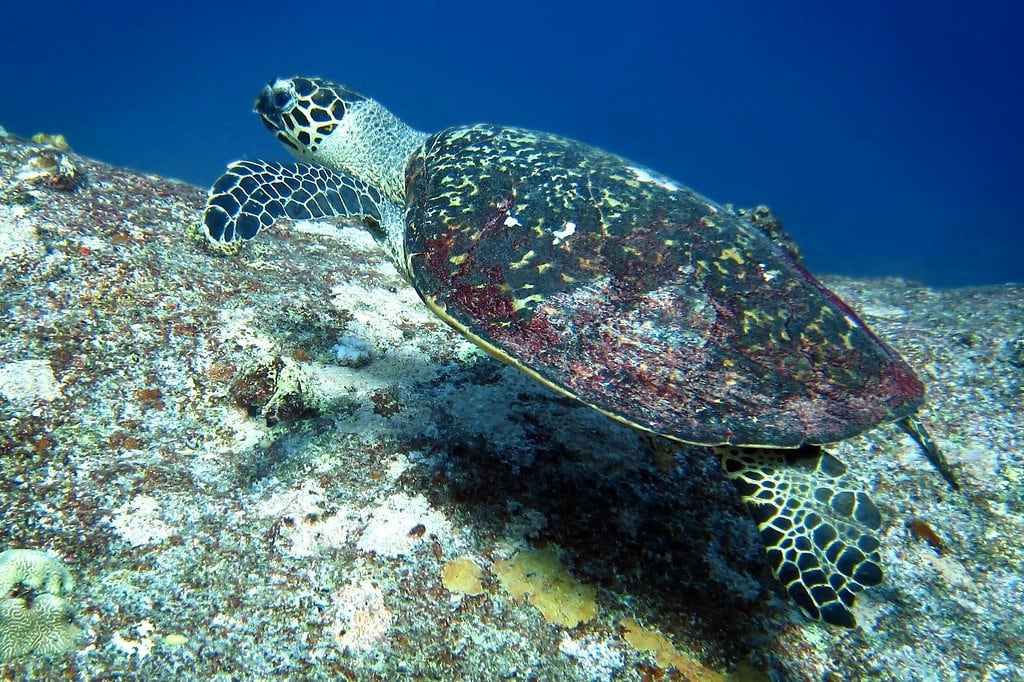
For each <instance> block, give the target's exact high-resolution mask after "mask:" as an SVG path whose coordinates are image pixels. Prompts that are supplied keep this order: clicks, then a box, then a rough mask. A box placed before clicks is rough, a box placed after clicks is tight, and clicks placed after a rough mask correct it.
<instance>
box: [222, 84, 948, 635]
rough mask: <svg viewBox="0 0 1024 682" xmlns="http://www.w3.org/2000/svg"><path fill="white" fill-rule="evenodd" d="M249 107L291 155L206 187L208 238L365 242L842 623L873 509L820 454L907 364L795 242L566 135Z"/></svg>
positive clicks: (871, 547)
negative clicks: (689, 457) (658, 441)
mask: <svg viewBox="0 0 1024 682" xmlns="http://www.w3.org/2000/svg"><path fill="white" fill-rule="evenodd" d="M256 111H257V113H258V114H259V115H260V117H261V118H262V119H263V121H264V123H265V124H266V125H267V127H268V128H270V129H271V130H272V131H273V132H274V133H275V134H276V135H277V137H278V138H279V139H280V140H281V141H282V142H283V143H284V144H285V145H286V146H287V147H288V148H289V149H290V150H291V151H292V152H293V153H294V154H295V155H296V156H298V157H299V158H300V159H303V160H304V161H306V162H307V163H301V164H292V165H283V164H276V163H271V162H264V161H244V162H238V163H236V164H233V165H232V166H230V167H229V168H228V170H227V172H226V173H225V175H224V176H222V177H221V178H220V179H219V180H218V181H217V182H216V183H215V184H214V186H213V188H212V189H211V190H210V198H209V202H208V206H207V211H206V216H205V225H206V230H207V235H208V237H209V239H210V240H211V241H213V242H216V243H224V242H230V241H233V240H235V239H249V238H252V237H253V236H255V235H256V233H257V232H258V231H259V230H260V229H264V228H266V227H268V226H269V225H271V224H272V223H273V222H274V221H275V220H277V219H278V218H285V217H288V218H317V217H324V216H341V217H343V218H344V219H346V220H348V221H350V222H352V223H354V224H360V225H363V226H365V227H366V228H368V229H369V230H370V231H371V232H372V233H373V234H374V235H375V236H376V237H377V238H378V240H379V241H380V243H381V244H382V246H383V247H384V248H385V249H386V251H387V252H388V254H389V255H390V256H391V257H392V259H393V260H394V261H395V263H396V266H397V267H398V269H399V270H400V271H401V272H402V274H403V275H404V276H405V277H406V278H407V279H408V280H409V281H410V282H411V283H412V285H413V286H414V287H415V288H416V290H417V291H418V292H419V294H420V296H421V297H422V299H423V300H424V301H425V302H426V304H427V305H428V306H429V307H430V308H431V309H432V310H433V311H434V312H435V313H436V314H437V315H438V316H439V317H441V318H442V319H443V320H445V321H446V322H448V323H449V324H450V325H452V326H453V327H454V328H455V329H457V330H459V331H460V332H462V333H463V334H465V335H466V336H467V337H468V338H470V339H471V340H473V341H474V342H475V343H477V344H478V345H480V346H481V347H482V348H483V349H485V350H486V351H487V352H489V353H490V354H491V355H493V356H495V357H497V358H499V359H501V360H502V361H504V362H507V363H509V364H511V365H513V366H515V367H517V368H519V369H521V370H522V371H524V372H526V373H527V374H529V375H530V376H532V377H534V378H535V379H537V380H539V381H540V382H542V383H544V384H545V385H547V386H549V387H551V388H553V389H554V390H556V391H559V392H562V393H565V394H567V395H570V396H572V397H573V398H576V399H577V400H579V401H581V402H582V403H585V404H587V405H589V406H590V407H592V408H594V409H596V410H599V411H600V412H602V413H604V414H606V415H608V416H610V417H612V418H614V419H617V420H619V421H621V422H624V423H626V424H628V425H630V426H632V427H634V428H636V429H638V430H640V431H642V432H645V433H647V434H649V435H651V436H654V437H661V438H664V439H667V440H669V441H675V442H679V443H690V444H698V445H707V446H710V447H712V448H714V450H715V451H716V453H717V454H718V455H719V456H720V457H721V459H722V463H723V466H724V468H725V472H726V474H727V475H728V476H729V477H730V478H731V479H732V480H733V481H734V482H735V483H736V484H737V486H738V488H739V491H740V494H741V496H742V497H743V499H744V500H745V501H746V502H747V503H748V505H749V508H750V510H751V513H752V515H753V517H754V519H755V521H756V522H757V523H758V527H759V530H760V532H761V537H762V539H763V541H764V543H765V547H766V551H767V556H768V559H769V561H770V563H771V565H772V568H773V571H774V573H775V575H776V577H778V579H779V580H780V581H781V582H782V584H783V585H784V586H785V588H786V590H787V591H788V593H789V594H790V595H791V597H792V598H793V599H794V600H795V601H796V603H797V604H799V605H800V606H801V607H802V608H803V609H804V610H805V611H806V612H807V613H809V614H810V615H811V616H813V617H814V618H820V619H823V620H825V621H827V622H830V623H833V624H837V625H844V626H849V627H852V626H854V625H855V622H856V621H855V618H854V615H853V612H852V610H851V609H852V607H853V604H854V598H855V594H856V593H857V592H859V591H861V590H863V589H864V588H865V587H870V586H874V585H877V584H879V583H880V582H881V580H882V572H881V568H880V566H879V551H878V550H879V536H880V531H881V527H882V518H881V515H880V513H879V512H878V509H877V508H876V507H875V505H874V504H873V503H872V501H871V499H870V498H869V497H868V495H867V494H866V493H865V492H863V491H860V490H858V489H857V487H856V486H855V485H854V484H853V483H852V482H850V481H849V480H848V477H847V476H846V475H845V467H844V466H843V464H841V463H840V462H839V461H838V460H836V459H835V458H834V457H832V456H831V455H829V454H827V453H825V452H824V451H822V449H821V447H819V446H820V444H823V443H831V442H836V441H839V440H843V439H846V438H849V437H851V436H854V435H857V434H859V433H861V432H863V431H865V430H868V429H870V428H873V427H875V426H876V425H878V424H881V423H884V422H891V421H896V422H899V423H900V424H901V425H902V426H904V427H905V428H906V429H907V430H908V431H910V432H911V433H912V435H914V436H915V437H916V438H918V440H919V442H921V444H922V445H923V446H924V447H925V450H926V453H927V454H928V456H929V457H930V458H932V460H933V461H934V462H936V464H937V465H938V466H939V467H940V470H941V471H943V473H944V474H945V475H946V476H947V478H949V477H950V474H949V470H948V466H947V465H946V464H945V462H944V460H942V459H941V454H940V453H939V452H938V450H937V448H936V447H935V445H934V443H932V441H931V440H930V439H929V438H928V437H927V434H925V432H924V430H923V427H922V426H921V424H920V423H919V422H917V421H916V420H915V419H914V417H913V415H914V413H915V411H916V410H917V408H918V407H919V406H920V405H921V404H922V402H923V399H924V388H923V386H922V385H921V382H920V381H918V379H917V378H916V376H915V375H914V372H913V370H911V368H910V367H909V366H908V365H907V364H906V363H905V362H904V361H903V359H902V358H900V357H899V355H898V354H896V353H895V352H894V351H893V350H892V349H890V348H889V347H888V346H887V345H885V344H884V343H883V342H881V341H880V340H879V339H878V338H877V337H876V336H875V335H874V334H873V333H872V332H871V331H870V330H869V329H868V328H867V327H866V326H865V325H864V323H863V322H861V321H860V320H859V319H858V317H857V315H856V314H855V313H854V312H853V311H852V310H851V309H850V308H849V307H848V306H847V305H846V304H845V303H843V302H842V301H841V300H839V298H838V297H837V296H836V295H835V294H833V293H832V292H831V291H829V290H828V289H826V288H825V287H824V286H823V285H822V284H821V283H820V282H818V281H817V280H816V279H815V278H814V277H813V276H811V275H810V274H809V273H808V272H807V271H806V270H805V269H804V268H803V266H802V264H801V263H800V262H799V260H798V259H797V258H796V257H795V255H794V254H793V252H792V251H791V249H790V248H789V247H788V244H787V243H786V242H784V241H783V240H782V239H780V238H778V236H777V235H776V236H775V238H773V237H772V236H770V235H769V234H767V233H766V232H765V231H762V230H761V229H759V228H758V227H757V226H755V225H754V224H753V223H751V222H749V221H748V220H746V219H744V218H741V217H739V216H738V215H736V214H734V213H733V212H731V211H728V210H725V209H724V208H722V207H721V206H718V205H716V204H715V203H713V202H711V201H709V200H708V199H706V198H704V197H702V196H701V195H699V194H697V193H695V192H693V191H692V190H689V189H687V188H686V187H683V186H682V185H680V184H678V183H676V182H674V181H672V180H670V179H669V178H666V177H664V176H662V175H660V174H658V173H655V172H654V171H651V170H649V169H646V168H644V167H642V166H639V165H637V164H633V163H631V162H629V161H627V160H625V159H623V158H621V157H618V156H615V155H613V154H609V153H607V152H604V151H602V150H600V149H597V148H595V147H591V146H587V145H585V144H582V143H579V142H575V141H573V140H568V139H565V138H562V137H558V136H554V135H549V134H545V133H538V132H533V131H526V130H520V129H515V128H506V127H499V126H490V125H475V126H464V127H456V128H450V129H447V130H444V131H442V132H440V133H437V134H435V135H429V136H428V135H426V134H423V133H420V132H418V131H415V130H413V129H411V128H409V127H408V126H406V125H405V124H404V123H402V122H401V121H400V120H398V119H397V118H396V117H394V115H392V114H391V113H390V112H388V111H387V110H386V109H385V108H384V107H382V106H381V105H380V104H378V103H377V102H375V101H374V100H372V99H369V98H366V97H364V96H362V95H359V94H357V93H354V92H353V91H351V90H349V89H348V88H346V87H344V86H341V85H337V84H334V83H330V82H327V81H323V80H320V79H310V78H293V79H288V80H278V81H275V82H273V83H271V84H270V85H268V86H267V88H265V89H264V90H263V92H262V93H261V95H260V97H259V99H258V100H257V103H256Z"/></svg>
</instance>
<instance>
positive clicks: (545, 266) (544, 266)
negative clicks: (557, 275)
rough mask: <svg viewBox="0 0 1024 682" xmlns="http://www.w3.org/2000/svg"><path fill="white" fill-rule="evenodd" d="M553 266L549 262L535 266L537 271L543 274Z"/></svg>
mask: <svg viewBox="0 0 1024 682" xmlns="http://www.w3.org/2000/svg"><path fill="white" fill-rule="evenodd" d="M553 267H555V266H554V265H553V264H551V263H541V264H540V265H538V266H537V272H538V273H540V274H544V273H545V272H547V271H548V270H550V269H551V268H553Z"/></svg>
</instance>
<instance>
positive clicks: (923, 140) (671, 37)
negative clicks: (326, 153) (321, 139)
mask: <svg viewBox="0 0 1024 682" xmlns="http://www.w3.org/2000/svg"><path fill="white" fill-rule="evenodd" d="M0 26H2V28H0V77H2V79H0V83H2V89H0V125H3V126H4V127H6V128H7V130H8V131H10V132H12V133H16V134H20V135H25V136H28V135H31V134H32V133H35V132H38V131H46V132H59V133H63V134H65V135H66V136H67V138H68V140H69V141H70V143H71V144H72V146H73V148H74V149H75V150H76V151H78V152H80V153H83V154H87V155H89V156H93V157H96V158H98V159H101V160H104V161H108V162H111V163H116V164H119V165H125V166H129V167H133V168H137V169H140V170H144V171H147V172H152V173H158V174H161V175H167V176H171V177H175V178H179V179H182V180H188V181H190V182H194V183H197V184H202V185H207V184H209V183H210V182H211V181H213V180H214V179H215V178H216V177H217V176H218V175H219V174H220V172H221V170H222V168H223V166H224V165H225V164H226V163H228V162H230V161H233V160H235V159H237V158H243V157H246V158H253V157H264V158H273V159H279V160H285V159H287V154H286V153H285V152H284V150H283V149H280V148H278V146H277V144H276V142H275V141H274V140H273V138H272V137H271V136H270V135H269V134H267V133H266V132H265V131H264V129H263V127H262V125H261V124H260V123H259V121H258V120H257V118H256V117H255V116H254V115H252V114H251V113H250V110H251V105H252V101H253V99H254V98H255V96H256V94H257V92H258V91H259V89H260V88H261V87H262V85H263V84H264V83H266V81H267V80H268V79H270V78H272V77H275V76H288V75H295V74H305V75H321V76H325V77H329V78H332V79H334V80H339V81H343V82H346V83H348V84H349V85H351V86H353V87H355V88H356V89H358V90H360V91H362V92H364V93H366V94H368V95H371V96H373V97H375V98H377V99H378V100H380V101H382V102H383V103H384V104H385V105H387V106H389V107H390V108H392V110H393V111H395V112H396V113H397V114H399V115H400V116H402V117H403V118H404V119H405V120H406V121H408V122H409V123H410V124H412V125H414V126H416V127H418V128H420V129H421V130H427V131H431V130H436V129H440V128H443V127H446V126H449V125H453V124H458V123H472V122H495V123H504V124H509V125H516V126H522V127H529V128H536V129H543V130H548V131H552V132H557V133H561V134H564V135H568V136H571V137H575V138H578V139H581V140H584V141H587V142H590V143H593V144H596V145H599V146H602V147H605V148H606V149H608V150H611V151H614V152H617V153H619V154H622V155H624V156H626V157H629V158H630V159H632V160H634V161H636V162H638V163H642V164H645V165H647V166H651V167H653V168H656V169H658V170H660V171H662V172H664V173H666V174H668V175H670V176H672V177H673V178H675V179H677V180H679V181H681V182H683V183H685V184H687V185H690V186H691V187H693V188H694V189H696V190H698V191H700V192H702V193H704V194H706V195H707V196H709V197H710V198H712V199H715V200H717V201H720V202H730V203H733V204H736V205H738V206H750V205H755V204H758V203H766V204H769V205H770V206H771V207H772V208H773V209H774V210H775V212H776V213H777V214H778V215H779V216H780V217H781V218H782V219H783V221H784V224H785V226H786V228H787V229H788V230H789V231H790V232H791V233H792V234H793V236H794V237H795V238H796V239H797V241H798V242H799V244H800V245H801V247H802V248H803V250H804V253H805V256H806V258H807V260H808V262H809V264H810V267H811V269H812V270H814V271H816V272H819V273H840V274H848V275H855V276H875V275H896V276H901V277H905V278H909V279H914V280H919V281H923V282H926V283H929V284H931V285H937V286H957V285H966V284H987V283H997V282H1006V281H1017V282H1021V281H1024V235H1022V232H1024V130H1022V128H1024V126H1022V122H1024V77H1022V73H1024V47H1022V45H1024V3H1022V2H1020V1H1019V0H1005V1H998V0H988V1H986V0H981V1H979V2H973V3H972V2H950V1H948V0H935V1H929V2H925V1H922V0H907V1H904V2H891V0H890V1H887V2H880V1H875V0H868V1H862V2H857V3H836V2H826V3H821V2H811V1H803V0H800V1H793V2H781V3H778V2H776V3H770V2H739V1H729V0H702V1H700V2H686V1H683V0H678V1H676V2H671V3H669V2H652V3H608V2H589V3H558V2H544V3H538V2H533V1H528V2H527V1H523V2H513V3H510V2H483V1H482V0H481V1H479V2H472V3H467V2H461V1H460V2H379V1H375V0H362V1H361V2H345V1H343V0H334V1H333V2H321V1H319V0H306V1H304V2H281V1H280V0H278V1H277V2H267V1H263V0H261V1H257V2H247V3H244V4H241V3H237V4H236V3H225V4H214V3H209V4H207V3H202V4H199V3H190V2H181V3H174V4H170V3H169V4H160V3H151V4H142V3H134V2H107V3H63V2H56V3H46V4H36V3H18V4H10V3H9V4H8V5H7V6H5V8H4V10H2V12H0Z"/></svg>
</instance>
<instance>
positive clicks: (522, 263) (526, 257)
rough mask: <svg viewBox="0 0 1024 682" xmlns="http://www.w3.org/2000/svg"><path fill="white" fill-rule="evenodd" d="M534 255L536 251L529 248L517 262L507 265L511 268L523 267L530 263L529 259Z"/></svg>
mask: <svg viewBox="0 0 1024 682" xmlns="http://www.w3.org/2000/svg"><path fill="white" fill-rule="evenodd" d="M536 255H537V252H536V251H534V250H532V249H531V250H529V251H527V252H526V253H524V254H523V257H522V258H520V259H519V260H518V261H517V262H515V263H513V264H512V265H510V266H509V267H510V268H511V269H512V270H519V269H521V268H525V267H526V266H527V265H529V264H530V259H532V258H533V257H534V256H536Z"/></svg>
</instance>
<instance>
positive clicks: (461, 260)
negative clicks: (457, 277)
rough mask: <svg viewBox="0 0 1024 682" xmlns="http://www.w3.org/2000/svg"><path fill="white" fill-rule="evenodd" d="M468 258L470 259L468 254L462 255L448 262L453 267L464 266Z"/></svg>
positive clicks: (453, 257)
mask: <svg viewBox="0 0 1024 682" xmlns="http://www.w3.org/2000/svg"><path fill="white" fill-rule="evenodd" d="M467 258H469V254H468V253H460V254H458V255H457V256H452V257H451V258H449V259H448V262H449V263H451V264H452V265H462V264H463V263H464V262H466V259H467Z"/></svg>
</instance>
